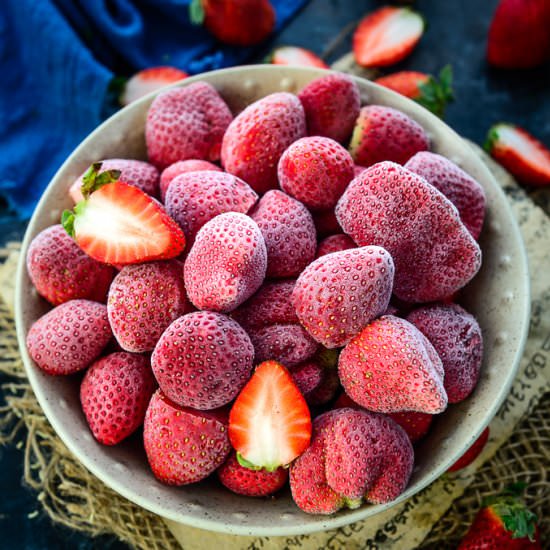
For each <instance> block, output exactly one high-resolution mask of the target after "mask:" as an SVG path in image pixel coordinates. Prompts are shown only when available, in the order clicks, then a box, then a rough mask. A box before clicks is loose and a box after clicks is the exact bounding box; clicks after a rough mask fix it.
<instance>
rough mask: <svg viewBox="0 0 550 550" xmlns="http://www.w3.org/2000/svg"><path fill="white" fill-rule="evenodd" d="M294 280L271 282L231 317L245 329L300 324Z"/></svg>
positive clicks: (262, 287) (264, 285)
mask: <svg viewBox="0 0 550 550" xmlns="http://www.w3.org/2000/svg"><path fill="white" fill-rule="evenodd" d="M295 283H296V281H295V280H294V279H288V280H281V281H271V282H267V283H265V284H263V285H262V286H261V287H260V290H258V292H256V294H254V296H252V298H250V299H249V300H247V301H246V302H245V303H244V304H243V305H242V306H240V307H239V308H237V309H236V310H235V311H233V313H232V314H231V316H232V317H233V319H235V320H236V321H237V322H238V323H239V324H240V325H241V326H243V327H244V328H245V329H247V330H248V329H249V328H262V327H265V326H267V325H274V324H288V323H292V324H298V323H299V321H298V317H296V310H295V309H294V305H293V304H292V291H293V290H294V284H295Z"/></svg>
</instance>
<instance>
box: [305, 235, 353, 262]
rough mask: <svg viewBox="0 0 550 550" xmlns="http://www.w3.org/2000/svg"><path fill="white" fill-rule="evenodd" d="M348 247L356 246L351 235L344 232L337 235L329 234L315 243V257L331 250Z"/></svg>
mask: <svg viewBox="0 0 550 550" xmlns="http://www.w3.org/2000/svg"><path fill="white" fill-rule="evenodd" d="M350 248H357V245H356V244H355V243H354V242H353V239H352V238H351V237H348V235H345V234H344V233H338V234H337V235H329V236H328V237H325V238H324V239H323V240H322V241H321V242H320V243H319V244H318V245H317V253H316V254H315V257H316V258H320V257H321V256H325V255H326V254H331V253H332V252H341V251H342V250H349V249H350Z"/></svg>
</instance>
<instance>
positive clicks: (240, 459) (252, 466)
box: [237, 453, 262, 470]
mask: <svg viewBox="0 0 550 550" xmlns="http://www.w3.org/2000/svg"><path fill="white" fill-rule="evenodd" d="M237 462H238V463H239V464H240V465H241V466H242V467H243V468H248V469H249V470H261V469H262V467H261V466H256V464H252V462H249V461H248V460H246V458H244V457H243V455H241V453H237Z"/></svg>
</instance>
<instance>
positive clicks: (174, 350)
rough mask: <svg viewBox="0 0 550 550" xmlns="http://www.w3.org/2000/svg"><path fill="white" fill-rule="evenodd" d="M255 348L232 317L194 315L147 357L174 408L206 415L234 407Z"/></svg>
mask: <svg viewBox="0 0 550 550" xmlns="http://www.w3.org/2000/svg"><path fill="white" fill-rule="evenodd" d="M253 359H254V348H253V347H252V343H251V342H250V338H249V337H248V335H247V334H246V332H245V331H244V329H243V328H242V327H241V326H240V325H239V324H238V323H237V322H236V321H233V319H231V318H230V317H227V316H226V315H222V314H221V313H214V312H212V311H196V312H193V313H188V314H187V315H184V316H183V317H180V318H179V319H176V320H175V321H174V322H173V323H172V324H171V325H170V326H169V327H168V328H167V329H166V330H165V331H164V333H163V334H162V336H161V337H160V339H159V341H158V342H157V345H156V346H155V349H154V351H153V355H152V356H151V364H152V367H153V372H154V373H155V377H156V379H157V381H158V383H159V386H160V388H161V389H162V391H163V393H164V394H165V395H166V396H167V397H168V398H169V399H171V400H172V401H174V402H175V403H178V404H179V405H182V406H185V407H193V408H195V409H202V410H210V409H215V408H217V407H221V406H223V405H226V404H227V403H229V402H230V401H232V400H233V399H234V398H235V396H236V395H237V394H238V393H239V391H240V390H241V388H242V387H243V386H244V385H245V383H246V382H247V380H248V379H249V378H250V374H251V372H252V361H253Z"/></svg>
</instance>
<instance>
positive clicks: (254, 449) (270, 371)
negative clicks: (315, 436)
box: [229, 361, 311, 471]
mask: <svg viewBox="0 0 550 550" xmlns="http://www.w3.org/2000/svg"><path fill="white" fill-rule="evenodd" d="M310 438H311V417H310V413H309V409H308V407H307V404H306V402H305V400H304V398H303V396H302V394H301V393H300V391H299V390H298V388H297V387H296V384H295V383H294V382H293V380H292V376H291V375H290V373H289V372H288V371H287V370H286V369H285V368H284V367H283V366H282V365H281V364H280V363H277V362H276V361H266V362H265V363H261V364H260V365H259V366H258V367H257V368H256V370H255V371H254V374H253V375H252V378H251V379H250V380H249V381H248V383H247V384H246V386H245V387H244V388H243V390H242V391H241V393H240V394H239V396H238V397H237V399H236V401H235V403H234V404H233V407H232V408H231V412H230V414H229V439H230V440H231V444H232V445H233V447H234V448H235V450H236V451H237V453H238V455H237V457H238V458H239V462H240V463H241V464H243V465H245V466H248V467H261V468H265V469H266V470H268V471H274V470H276V469H277V468H278V467H279V466H286V465H287V464H290V463H291V462H292V461H293V460H294V459H295V458H296V457H298V456H300V455H301V454H302V453H303V452H304V451H305V450H306V449H307V447H308V445H309V442H310Z"/></svg>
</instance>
